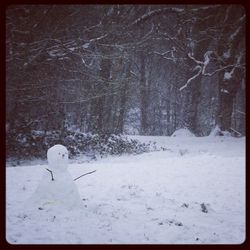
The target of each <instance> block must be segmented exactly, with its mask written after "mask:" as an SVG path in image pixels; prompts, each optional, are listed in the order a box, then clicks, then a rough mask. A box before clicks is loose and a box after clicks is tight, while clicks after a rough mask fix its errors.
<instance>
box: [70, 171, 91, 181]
mask: <svg viewBox="0 0 250 250" xmlns="http://www.w3.org/2000/svg"><path fill="white" fill-rule="evenodd" d="M95 171H96V170H94V171H91V172H88V173H86V174H83V175H80V176H79V177H77V178H75V179H74V181H76V180H77V179H79V178H81V177H83V176H84V175H87V174H92V173H94V172H95Z"/></svg>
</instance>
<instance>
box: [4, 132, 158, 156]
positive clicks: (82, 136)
mask: <svg viewBox="0 0 250 250" xmlns="http://www.w3.org/2000/svg"><path fill="white" fill-rule="evenodd" d="M55 144H62V145H65V146H66V147H67V149H68V150H69V153H70V155H69V157H70V158H71V159H72V158H75V157H77V156H80V155H86V156H89V157H90V158H92V159H95V158H96V157H97V156H101V157H102V156H107V155H121V154H140V153H144V152H149V151H152V150H155V145H153V144H152V145H151V143H148V144H146V143H140V142H139V141H137V140H133V139H128V138H127V137H125V136H122V135H114V134H90V133H80V132H73V131H63V132H61V131H52V132H47V133H43V132H40V131H31V133H29V134H15V133H8V134H7V138H6V148H7V152H6V153H7V158H16V159H32V158H41V159H46V152H47V150H48V148H50V147H51V146H53V145H55Z"/></svg>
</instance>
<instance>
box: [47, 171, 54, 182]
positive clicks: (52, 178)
mask: <svg viewBox="0 0 250 250" xmlns="http://www.w3.org/2000/svg"><path fill="white" fill-rule="evenodd" d="M46 170H48V171H49V172H50V174H51V180H52V181H54V180H55V179H54V177H53V172H52V171H51V170H50V169H48V168H46Z"/></svg>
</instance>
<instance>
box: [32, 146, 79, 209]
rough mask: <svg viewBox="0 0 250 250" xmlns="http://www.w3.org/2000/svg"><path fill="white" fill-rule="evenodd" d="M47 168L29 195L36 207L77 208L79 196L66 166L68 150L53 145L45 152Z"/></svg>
mask: <svg viewBox="0 0 250 250" xmlns="http://www.w3.org/2000/svg"><path fill="white" fill-rule="evenodd" d="M47 158H48V168H47V169H44V175H43V177H42V179H41V181H40V183H39V185H38V187H37V189H36V191H35V192H34V194H33V195H32V197H31V201H32V203H33V204H34V205H35V206H36V207H37V208H38V209H50V208H58V207H59V208H62V207H63V208H66V209H73V208H79V207H80V206H81V204H82V202H81V198H80V195H79V192H78V189H77V186H76V184H75V183H74V181H73V179H72V177H71V175H70V173H69V172H68V170H67V167H68V150H67V149H66V147H64V146H63V145H55V146H53V147H52V148H50V149H49V150H48V152H47Z"/></svg>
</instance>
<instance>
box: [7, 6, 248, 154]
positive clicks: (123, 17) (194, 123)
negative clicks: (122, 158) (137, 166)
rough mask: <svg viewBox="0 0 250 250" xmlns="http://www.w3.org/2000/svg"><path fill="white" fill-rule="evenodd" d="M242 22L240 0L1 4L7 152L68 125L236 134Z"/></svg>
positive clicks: (240, 115)
mask: <svg viewBox="0 0 250 250" xmlns="http://www.w3.org/2000/svg"><path fill="white" fill-rule="evenodd" d="M245 21H246V14H245V9H244V6H241V5H108V4H107V5H98V4H95V5H12V6H9V7H8V8H7V10H6V144H7V156H13V155H18V153H17V152H21V148H22V147H23V145H24V144H25V143H26V144H27V145H26V148H27V149H29V150H30V147H31V146H32V145H35V144H37V143H38V139H37V138H38V137H37V135H40V136H41V138H42V139H41V140H42V143H44V138H45V137H46V138H47V137H48V135H50V136H51V134H53V133H58V136H59V138H61V137H63V135H64V134H65V133H68V131H71V132H72V131H74V133H83V134H87V133H89V134H96V135H111V134H112V135H151V136H153V135H158V136H159V135H164V136H170V135H172V134H173V133H174V132H175V131H176V130H177V129H180V128H187V129H189V130H190V131H191V132H192V133H193V134H194V135H196V136H207V135H209V134H210V133H211V131H212V130H213V129H214V128H218V133H219V134H220V135H224V134H225V133H230V134H231V135H232V136H235V137H241V136H244V135H245V78H246V77H245V49H246V48H245V46H246V44H245ZM55 131H56V132H55ZM31 135H32V136H33V137H32V136H31ZM31 137H32V138H33V139H34V140H33V141H32V140H31V139H32V138H31ZM25 138H26V139H25ZM27 138H31V139H29V140H28V139H27ZM32 143H33V144H32ZM42 143H41V145H42ZM27 154H28V153H27Z"/></svg>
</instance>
